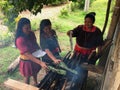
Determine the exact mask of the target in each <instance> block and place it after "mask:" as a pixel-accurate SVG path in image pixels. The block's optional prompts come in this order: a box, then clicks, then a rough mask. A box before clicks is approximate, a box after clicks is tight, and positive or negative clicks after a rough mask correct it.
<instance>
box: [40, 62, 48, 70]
mask: <svg viewBox="0 0 120 90" xmlns="http://www.w3.org/2000/svg"><path fill="white" fill-rule="evenodd" d="M40 65H41V67H42V68H43V69H45V70H48V67H47V65H46V63H45V62H42V61H41V63H40Z"/></svg>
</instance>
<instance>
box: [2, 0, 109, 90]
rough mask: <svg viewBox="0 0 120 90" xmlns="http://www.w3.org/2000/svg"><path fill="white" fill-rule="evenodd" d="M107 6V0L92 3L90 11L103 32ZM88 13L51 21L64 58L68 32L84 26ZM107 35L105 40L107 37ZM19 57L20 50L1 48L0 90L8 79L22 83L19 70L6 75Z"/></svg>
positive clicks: (81, 12)
mask: <svg viewBox="0 0 120 90" xmlns="http://www.w3.org/2000/svg"><path fill="white" fill-rule="evenodd" d="M106 6H107V1H106V0H95V1H94V2H93V3H92V5H91V7H90V10H89V12H90V11H95V12H96V22H95V25H97V26H98V27H99V28H100V29H101V30H102V28H103V25H104V21H105V14H106ZM86 13H87V12H83V11H82V10H76V11H75V12H70V13H69V15H68V16H66V17H63V16H59V17H58V18H56V19H54V20H51V21H52V25H53V28H54V29H55V30H56V32H57V35H58V40H59V44H60V47H61V49H62V53H61V55H62V56H64V55H65V54H66V53H67V52H68V51H70V50H71V49H70V42H69V37H68V36H67V35H66V32H67V31H68V30H71V29H73V28H74V27H76V26H77V25H79V24H83V22H84V16H85V14H86ZM110 15H111V14H110ZM110 20H111V19H109V23H110ZM35 21H36V20H34V21H33V24H36V23H37V24H36V25H37V26H38V25H39V20H37V21H36V22H35ZM109 23H108V24H109ZM33 26H34V25H33ZM108 26H109V25H108ZM33 29H35V27H33ZM107 30H108V27H107V29H106V32H107ZM37 33H38V32H37ZM106 35H107V34H106V33H105V35H104V38H105V37H106ZM38 36H39V35H38ZM38 41H39V40H38ZM73 42H74V43H75V40H74V39H73ZM18 55H19V52H18V50H17V49H16V48H13V47H11V46H9V47H5V48H0V90H5V89H4V88H5V87H4V86H3V82H4V81H5V80H6V79H7V78H13V79H16V80H20V81H21V80H22V77H21V76H20V74H19V72H18V70H16V72H14V73H13V74H12V75H8V74H7V73H6V72H7V67H8V66H9V65H10V63H11V62H12V61H13V60H15V59H16V58H17V57H18ZM6 90H7V89H6Z"/></svg>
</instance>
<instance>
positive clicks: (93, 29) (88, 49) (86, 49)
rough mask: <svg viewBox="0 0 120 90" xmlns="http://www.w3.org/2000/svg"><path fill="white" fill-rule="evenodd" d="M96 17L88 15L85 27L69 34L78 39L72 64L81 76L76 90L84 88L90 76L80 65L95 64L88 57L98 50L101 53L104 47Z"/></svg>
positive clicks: (77, 79)
mask: <svg viewBox="0 0 120 90" xmlns="http://www.w3.org/2000/svg"><path fill="white" fill-rule="evenodd" d="M95 15H96V13H95V12H90V13H88V14H86V16H85V18H84V24H83V25H78V26H77V27H76V28H74V29H73V30H70V31H68V32H67V35H68V36H70V35H71V36H72V37H75V38H76V45H75V47H74V54H73V57H72V63H75V64H74V65H73V66H71V67H73V68H74V69H76V70H78V72H79V74H80V75H79V76H78V78H76V80H75V83H76V85H75V86H74V89H75V90H77V89H76V88H78V86H79V85H80V86H83V84H84V82H85V80H87V76H88V71H87V70H84V69H83V68H82V67H81V66H80V65H81V64H82V63H86V64H95V61H93V60H89V59H88V56H89V55H90V54H91V53H93V52H95V51H96V48H98V51H100V48H101V46H102V45H103V37H102V33H101V30H100V29H99V28H98V27H97V26H95V25H94V22H95ZM81 90H82V87H81Z"/></svg>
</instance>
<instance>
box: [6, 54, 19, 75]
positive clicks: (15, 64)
mask: <svg viewBox="0 0 120 90" xmlns="http://www.w3.org/2000/svg"><path fill="white" fill-rule="evenodd" d="M19 61H20V56H18V57H17V58H16V59H15V60H14V61H13V62H12V63H11V64H10V65H9V67H8V70H7V72H8V73H9V74H11V73H12V72H14V71H15V70H16V69H17V68H18V65H19Z"/></svg>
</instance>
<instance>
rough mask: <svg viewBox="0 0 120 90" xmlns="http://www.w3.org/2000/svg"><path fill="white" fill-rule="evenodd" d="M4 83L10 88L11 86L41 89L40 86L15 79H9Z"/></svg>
mask: <svg viewBox="0 0 120 90" xmlns="http://www.w3.org/2000/svg"><path fill="white" fill-rule="evenodd" d="M4 84H5V85H6V86H7V87H8V88H11V89H12V90H39V88H37V87H34V86H31V85H29V84H26V83H22V82H19V81H16V80H13V79H8V80H7V81H5V82H4Z"/></svg>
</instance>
